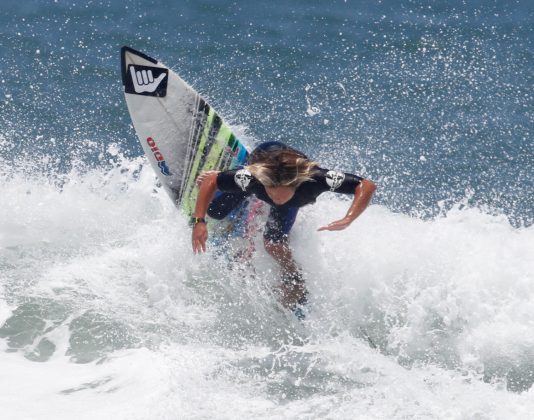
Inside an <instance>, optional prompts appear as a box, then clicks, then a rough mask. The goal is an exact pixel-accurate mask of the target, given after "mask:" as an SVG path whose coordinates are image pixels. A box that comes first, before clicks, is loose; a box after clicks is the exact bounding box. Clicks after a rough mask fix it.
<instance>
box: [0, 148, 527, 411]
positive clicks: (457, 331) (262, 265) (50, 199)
mask: <svg viewBox="0 0 534 420" xmlns="http://www.w3.org/2000/svg"><path fill="white" fill-rule="evenodd" d="M115 155H116V153H115ZM119 157H120V155H119ZM119 161H120V163H119V164H118V165H117V166H115V167H114V168H112V169H110V170H103V169H95V170H92V171H88V172H87V171H84V172H83V173H81V172H76V171H72V172H71V173H70V174H68V176H66V177H64V178H63V179H61V180H57V177H56V178H54V177H52V176H50V175H48V176H44V175H42V176H37V175H28V176H24V175H22V174H23V173H24V171H18V170H17V171H15V170H14V169H4V170H3V173H2V182H1V183H0V197H1V206H0V325H2V324H4V322H5V324H4V327H3V328H2V329H1V330H0V336H2V337H3V338H2V339H0V346H1V348H2V349H3V350H4V351H2V352H0V372H2V373H1V377H2V380H1V381H0V417H1V418H2V419H72V418H79V419H85V418H87V419H89V418H91V419H95V418H98V419H107V418H109V419H147V418H150V419H181V418H188V419H189V418H229V419H230V418H250V417H252V416H254V417H258V418H331V419H340V418H369V419H371V418H372V419H374V418H385V419H386V418H387V419H389V418H407V417H410V418H457V419H463V418H477V419H493V418H495V419H500V418H503V419H504V418H524V419H527V418H531V413H532V412H534V399H533V397H534V395H533V394H532V393H533V392H534V391H532V389H531V388H532V386H531V385H532V383H533V382H534V338H533V337H534V317H533V316H532V314H533V313H534V259H533V258H532V250H533V249H534V229H533V228H532V227H530V228H524V229H519V230H518V229H514V228H512V227H511V226H510V225H509V223H508V222H507V220H506V218H505V217H501V216H491V215H488V214H486V213H484V212H482V211H480V210H478V209H470V208H462V207H461V206H458V207H457V208H455V209H453V210H452V211H450V212H448V213H447V214H446V215H445V216H444V217H442V218H439V219H436V220H431V221H423V220H419V219H415V218H410V217H408V216H405V215H402V214H394V213H392V212H390V211H389V210H388V209H386V208H383V207H380V206H376V205H375V206H371V207H370V208H369V209H368V210H367V211H366V213H364V215H362V217H361V218H360V219H358V220H357V221H356V222H355V223H354V224H353V225H352V226H351V227H350V229H348V230H346V231H343V232H336V233H333V232H317V231H316V229H317V228H318V227H320V226H322V225H323V224H326V223H327V222H330V221H332V220H334V219H335V218H336V217H341V216H342V215H343V214H344V211H345V210H346V207H347V206H348V202H346V201H343V200H341V199H338V198H335V197H333V196H324V197H321V199H320V200H319V202H318V203H317V204H316V205H314V206H310V207H307V208H304V209H302V210H301V214H300V215H299V217H298V219H297V223H296V225H295V228H294V232H293V237H292V243H293V244H294V245H295V256H296V258H297V259H298V261H299V262H300V263H301V265H302V266H303V268H304V270H305V272H306V273H307V277H308V280H307V282H308V285H309V289H310V292H311V299H310V300H311V302H310V306H311V308H312V313H311V314H310V315H309V317H308V320H307V321H306V322H304V323H303V324H300V323H299V322H298V321H296V320H295V319H294V317H293V316H292V315H290V314H286V313H285V312H283V311H282V310H281V309H280V307H279V306H278V305H277V304H276V302H275V299H274V297H273V296H272V293H271V285H273V284H275V280H276V270H275V267H274V265H273V264H272V262H271V261H270V260H269V259H268V257H266V256H265V255H264V253H263V251H262V250H261V249H260V251H259V252H257V254H256V255H255V257H254V260H253V264H254V265H255V266H256V269H257V273H256V275H255V276H253V277H251V276H247V275H246V274H243V271H241V270H240V269H239V268H238V267H234V266H231V265H229V263H227V262H226V260H225V259H224V258H215V255H214V250H213V249H211V250H210V252H209V253H208V255H203V256H200V257H194V256H193V255H192V253H191V251H190V245H189V235H190V232H189V228H188V227H187V224H186V222H185V220H184V219H183V217H182V216H180V215H179V214H178V212H177V211H176V210H175V209H174V207H173V206H172V204H171V202H170V200H169V199H168V198H167V196H166V195H165V193H164V192H163V191H162V190H160V189H158V188H156V187H155V183H154V175H153V172H152V171H151V169H150V168H148V167H147V166H143V162H144V161H143V160H142V159H137V160H127V159H120V158H119ZM4 167H5V165H4ZM52 179H56V181H57V182H52ZM60 181H61V182H60ZM58 184H62V186H61V187H59V186H58ZM366 336H368V337H369V338H370V340H371V341H372V342H373V343H374V344H375V345H376V346H377V347H378V348H377V349H373V348H372V346H371V345H370V344H369V341H368V340H367V339H366Z"/></svg>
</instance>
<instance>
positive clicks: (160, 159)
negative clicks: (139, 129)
mask: <svg viewBox="0 0 534 420" xmlns="http://www.w3.org/2000/svg"><path fill="white" fill-rule="evenodd" d="M146 142H147V144H148V145H149V147H150V150H151V151H152V153H153V154H154V158H155V159H156V161H157V162H158V167H159V170H160V171H161V173H162V174H163V175H165V176H171V175H172V174H171V171H170V169H169V167H168V166H167V164H166V163H165V158H164V157H163V153H161V151H160V150H159V147H158V146H157V145H156V141H155V140H154V139H153V138H152V137H149V138H147V139H146Z"/></svg>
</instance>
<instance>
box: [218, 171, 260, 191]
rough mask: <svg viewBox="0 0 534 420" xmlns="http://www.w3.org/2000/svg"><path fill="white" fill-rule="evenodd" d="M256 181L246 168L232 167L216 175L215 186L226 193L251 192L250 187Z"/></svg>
mask: <svg viewBox="0 0 534 420" xmlns="http://www.w3.org/2000/svg"><path fill="white" fill-rule="evenodd" d="M257 182H258V181H256V178H254V177H253V176H252V174H251V173H250V172H249V171H247V170H246V169H233V170H231V171H224V172H221V173H219V175H217V188H218V189H219V190H220V191H223V192H227V193H238V192H247V193H251V189H252V187H253V186H254V185H255V184H256V183H257Z"/></svg>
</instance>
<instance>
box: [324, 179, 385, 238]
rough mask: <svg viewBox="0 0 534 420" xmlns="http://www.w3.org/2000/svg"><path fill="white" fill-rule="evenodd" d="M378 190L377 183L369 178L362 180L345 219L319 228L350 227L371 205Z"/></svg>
mask: <svg viewBox="0 0 534 420" xmlns="http://www.w3.org/2000/svg"><path fill="white" fill-rule="evenodd" d="M375 190H376V185H375V183H374V182H373V181H370V180H368V179H364V180H362V181H361V182H360V183H359V184H358V185H357V186H356V189H355V190H354V199H353V200H352V204H351V206H350V208H349V210H348V211H347V214H346V215H345V217H344V218H343V219H340V220H336V221H335V222H332V223H329V224H328V225H326V226H323V227H321V228H319V229H318V230H320V231H321V230H343V229H345V228H346V227H348V226H349V225H350V224H351V223H352V222H353V221H354V220H355V219H356V218H357V217H358V216H360V214H362V213H363V211H364V210H365V209H366V208H367V206H368V205H369V202H370V201H371V198H372V197H373V194H374V192H375Z"/></svg>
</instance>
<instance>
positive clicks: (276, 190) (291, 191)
mask: <svg viewBox="0 0 534 420" xmlns="http://www.w3.org/2000/svg"><path fill="white" fill-rule="evenodd" d="M265 191H266V192H267V195H268V196H269V198H270V199H271V200H273V202H274V204H278V205H282V204H285V203H287V202H288V201H289V200H291V198H292V197H293V196H294V195H295V188H294V187H265Z"/></svg>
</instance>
